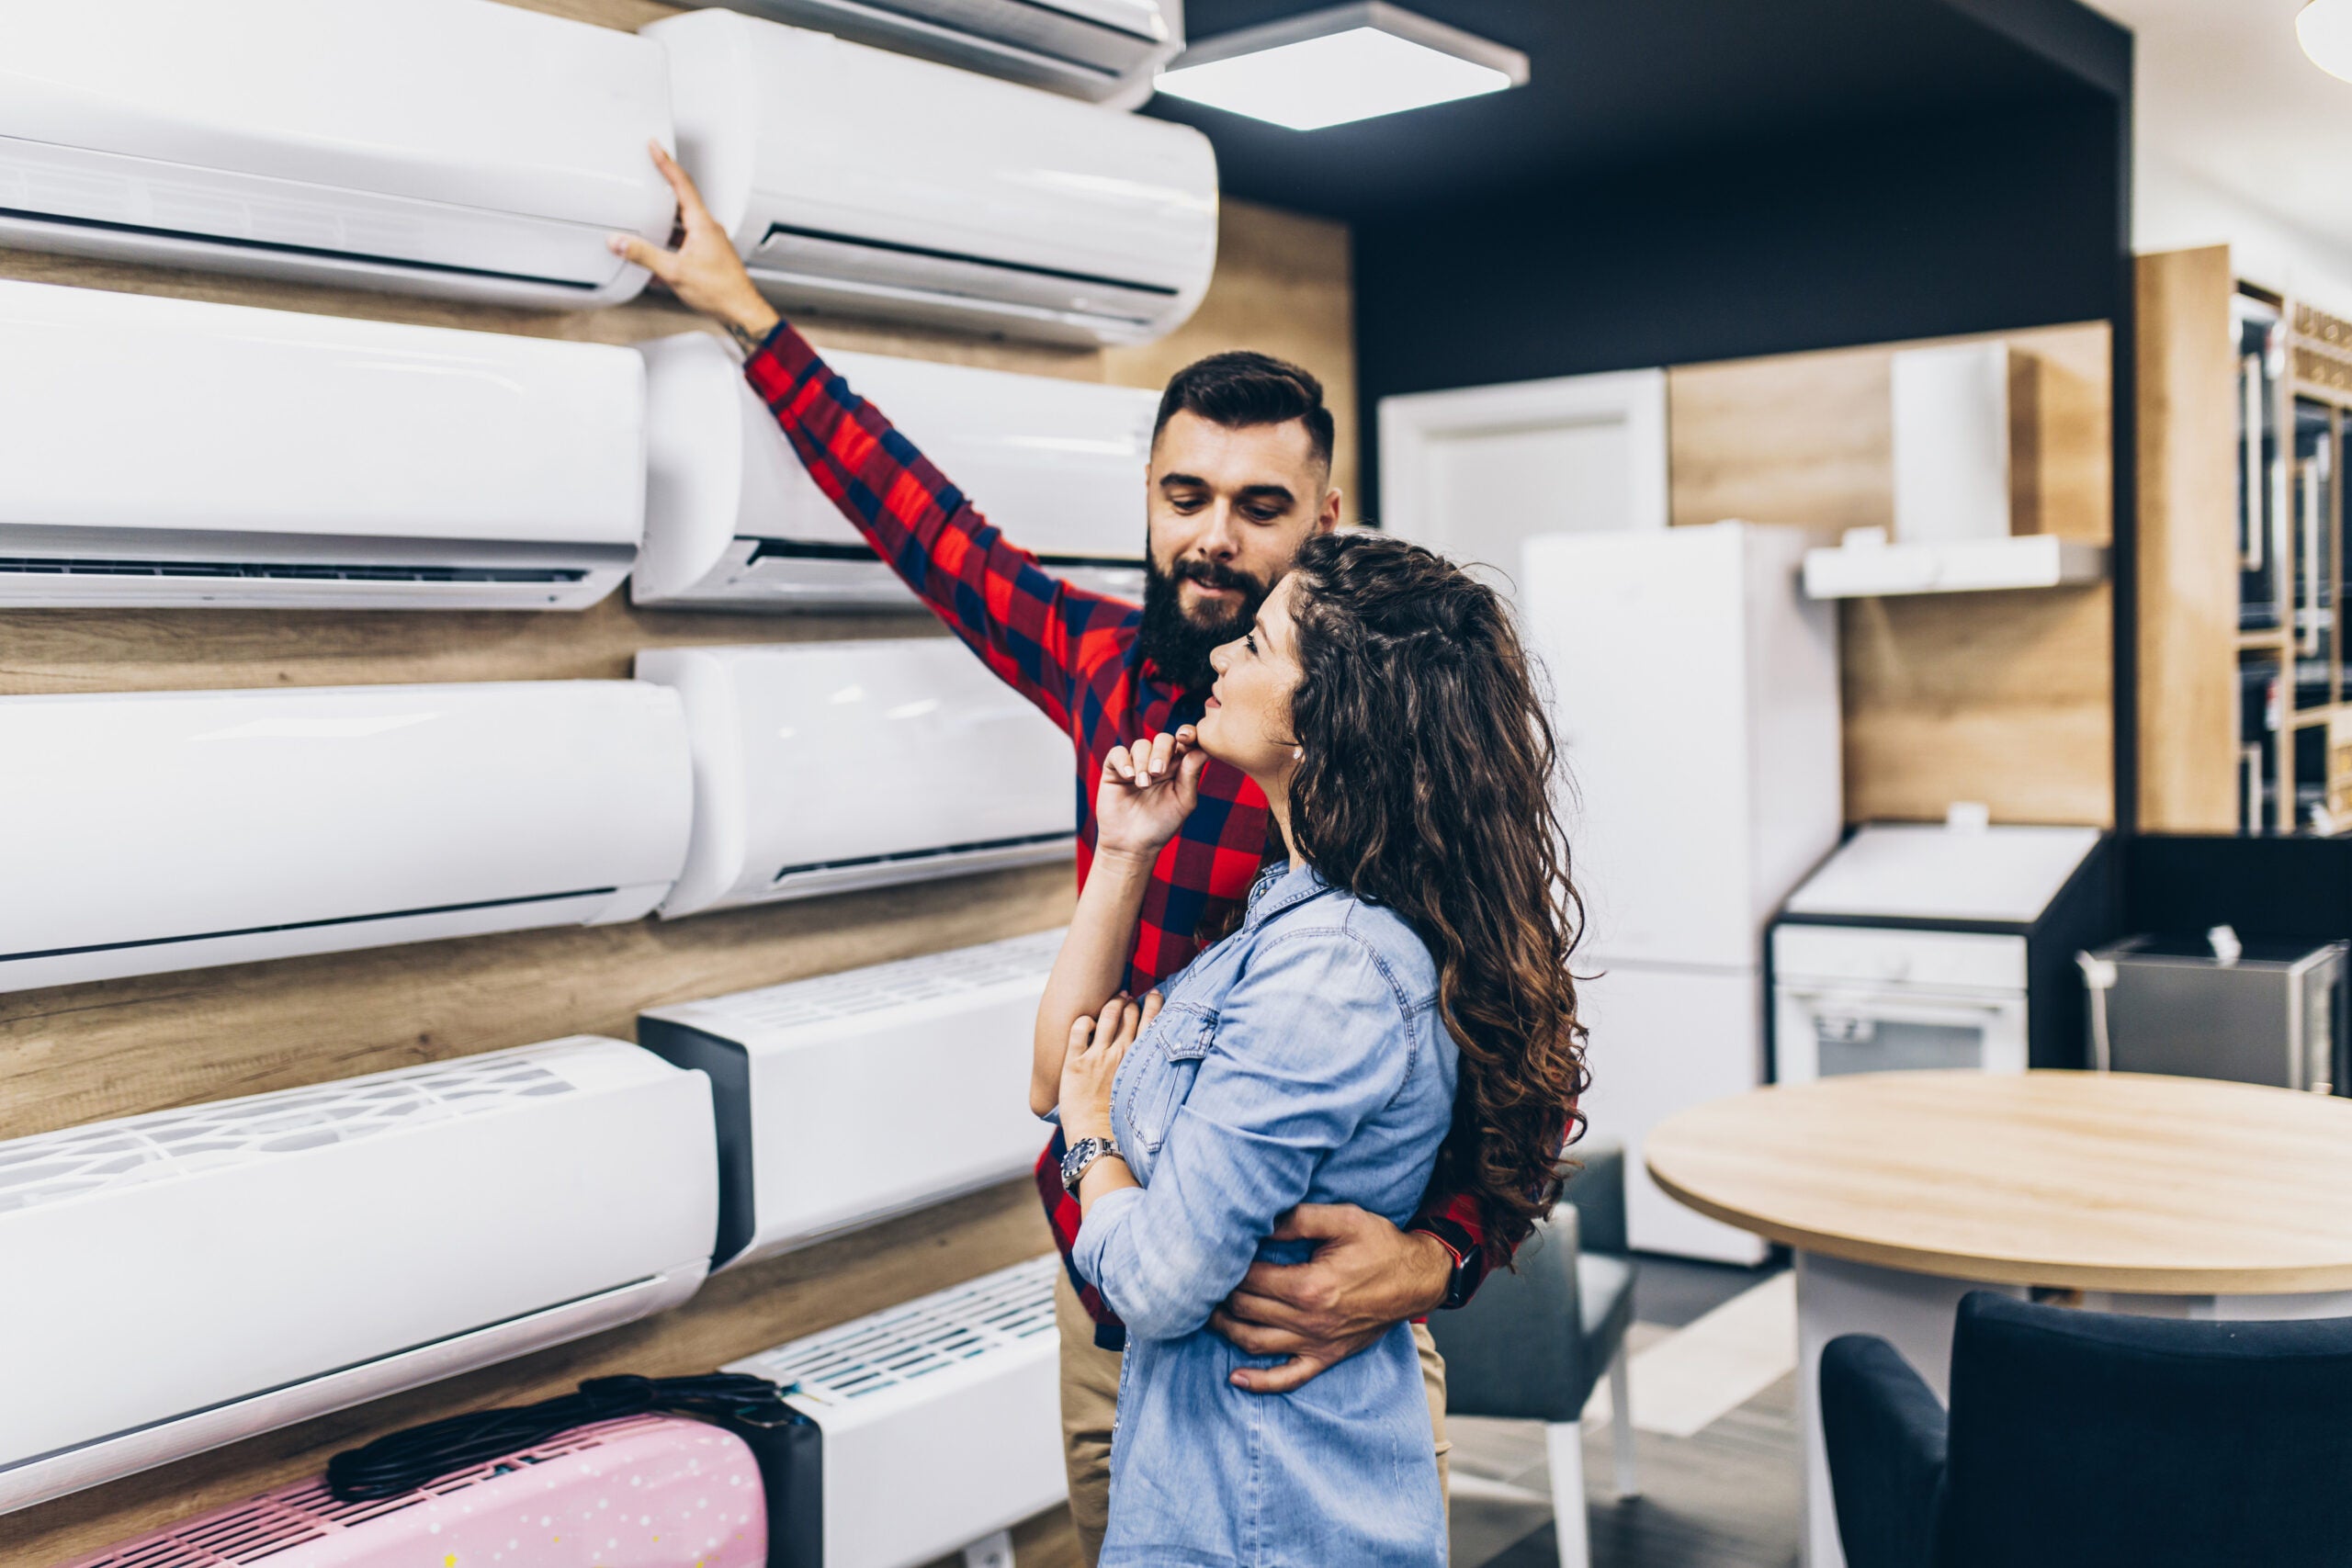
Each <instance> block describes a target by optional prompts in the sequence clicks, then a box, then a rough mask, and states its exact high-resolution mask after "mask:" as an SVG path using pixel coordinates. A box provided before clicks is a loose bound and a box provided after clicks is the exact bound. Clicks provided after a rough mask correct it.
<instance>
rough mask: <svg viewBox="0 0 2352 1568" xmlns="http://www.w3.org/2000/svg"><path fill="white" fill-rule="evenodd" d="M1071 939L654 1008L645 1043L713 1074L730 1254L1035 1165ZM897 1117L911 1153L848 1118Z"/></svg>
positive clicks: (809, 1237)
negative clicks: (1040, 1022)
mask: <svg viewBox="0 0 2352 1568" xmlns="http://www.w3.org/2000/svg"><path fill="white" fill-rule="evenodd" d="M1062 936H1063V933H1062V932H1061V931H1044V932H1040V933H1039V934H1037V935H1035V936H1021V937H1013V938H1012V939H1011V940H1009V941H1005V942H989V943H986V944H984V945H982V946H979V947H967V948H960V949H957V950H956V951H955V952H952V953H933V954H931V955H929V956H928V957H923V958H910V959H906V960H904V961H902V962H899V963H896V964H874V965H872V966H870V967H868V968H864V969H852V970H849V971H847V972H846V973H843V974H838V975H826V976H820V977H818V978H816V979H810V980H794V981H791V982H789V983H788V984H786V985H782V986H770V987H766V988H764V989H763V990H757V991H740V992H738V993H736V994H735V995H733V996H729V997H714V998H710V999H709V1000H707V1001H699V1002H684V1003H681V1004H679V1005H677V1006H674V1007H664V1008H656V1009H654V1010H652V1011H650V1012H647V1013H644V1014H642V1015H640V1016H639V1019H638V1021H637V1038H638V1043H639V1044H641V1045H643V1046H644V1047H645V1048H646V1049H647V1050H649V1051H652V1052H655V1053H658V1054H659V1055H662V1056H663V1057H665V1058H667V1059H668V1060H670V1061H672V1062H674V1063H676V1064H677V1065H678V1066H682V1067H695V1068H698V1069H700V1070H701V1071H702V1072H704V1073H706V1074H707V1075H708V1076H709V1077H710V1081H711V1089H712V1098H713V1100H714V1101H715V1103H716V1105H717V1107H718V1167H719V1183H718V1246H717V1247H716V1248H715V1249H714V1250H713V1253H712V1258H711V1266H712V1267H713V1268H719V1267H722V1266H725V1265H729V1264H734V1263H750V1262H753V1261H755V1260H757V1259H759V1258H768V1257H773V1256H774V1255H775V1254H776V1253H779V1252H786V1251H789V1250H791V1249H792V1248H793V1247H803V1246H806V1245H808V1244H809V1243H810V1242H812V1241H817V1240H820V1239H821V1238H823V1237H825V1236H828V1235H833V1234H835V1233H837V1232H841V1231H845V1230H853V1229H855V1228H856V1227H858V1226H860V1225H865V1224H873V1223H874V1222H875V1221H876V1220H881V1219H886V1218H888V1216H890V1215H892V1214H896V1213H904V1212H905V1211H907V1210H910V1209H917V1208H921V1207H922V1206H923V1205H925V1204H928V1203H936V1202H939V1201H942V1200H943V1199H946V1198H952V1197H954V1196H956V1194H957V1193H960V1192H968V1191H971V1190H974V1189H976V1188H980V1187H986V1186H988V1185H989V1184H990V1183H992V1182H998V1181H1002V1180H1006V1179H1009V1178H1012V1177H1016V1176H1019V1175H1021V1174H1022V1173H1023V1172H1024V1171H1026V1170H1028V1169H1029V1168H1031V1167H1032V1166H1034V1165H1035V1164H1036V1161H1037V1150H1038V1148H1039V1147H1040V1146H1041V1145H1043V1144H1044V1142H1045V1135H1046V1130H1045V1128H1044V1127H1043V1125H1042V1124H1041V1123H1040V1122H1038V1121H1037V1119H1036V1118H1035V1116H1033V1115H1031V1114H1030V1111H1029V1103H1028V1092H1027V1090H1028V1083H1029V1061H1030V1043H1031V1040H1032V1038H1033V1036H1034V1033H1035V1028H1036V1021H1037V1000H1038V998H1040V997H1041V996H1043V995H1044V994H1045V989H1046V976H1047V975H1048V974H1049V973H1051V972H1052V970H1053V967H1054V955H1055V954H1056V953H1058V952H1060V951H1061V945H1062ZM882 1104H888V1106H890V1107H891V1111H890V1120H891V1123H892V1125H893V1126H894V1127H895V1128H896V1129H897V1134H896V1138H895V1143H896V1152H895V1153H894V1154H893V1155H892V1156H891V1158H890V1159H889V1160H888V1161H886V1162H883V1163H882V1164H881V1165H878V1166H877V1165H876V1162H875V1161H874V1160H872V1159H871V1158H869V1157H867V1156H868V1155H869V1154H870V1152H871V1148H872V1145H871V1131H870V1129H869V1128H868V1126H867V1125H866V1123H865V1119H864V1118H862V1117H860V1116H855V1115H846V1116H845V1115H842V1114H840V1111H841V1110H842V1107H844V1106H857V1105H882Z"/></svg>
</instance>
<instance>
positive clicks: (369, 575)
mask: <svg viewBox="0 0 2352 1568" xmlns="http://www.w3.org/2000/svg"><path fill="white" fill-rule="evenodd" d="M8 576H25V577H173V578H209V579H216V580H219V581H290V582H419V583H423V582H450V583H458V582H484V583H533V582H544V583H566V582H582V581H586V580H587V577H588V573H587V572H586V571H584V570H578V569H572V568H563V567H490V566H484V567H464V566H440V567H436V566H362V565H357V564H338V563H326V562H319V563H303V562H296V561H203V560H111V559H106V558H96V557H93V558H85V559H81V560H75V559H72V558H64V557H44V556H0V577H8Z"/></svg>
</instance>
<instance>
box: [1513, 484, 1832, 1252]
mask: <svg viewBox="0 0 2352 1568" xmlns="http://www.w3.org/2000/svg"><path fill="white" fill-rule="evenodd" d="M1806 537H1807V536H1806V535H1805V534H1804V532H1803V531H1802V530H1799V529H1795V528H1780V527H1759V526H1757V525H1752V524H1746V523H1722V524H1715V525H1711V526H1706V527H1694V528H1667V529H1662V530H1658V531H1657V532H1642V533H1621V534H1575V535H1553V536H1545V537H1541V538H1536V539H1532V540H1530V541H1529V542H1528V544H1527V547H1526V552H1525V556H1524V559H1523V563H1522V572H1521V592H1520V602H1521V607H1522V610H1523V613H1524V615H1525V616H1526V624H1527V627H1528V632H1529V635H1530V637H1531V640H1532V643H1533V644H1534V646H1535V649H1536V650H1537V652H1538V654H1539V655H1540V657H1541V658H1542V659H1543V660H1544V665H1545V667H1546V669H1547V671H1548V672H1549V676H1550V679H1551V682H1552V684H1553V687H1554V722H1555V725H1556V727H1557V730H1558V734H1559V737H1560V739H1561V741H1562V745H1563V756H1564V759H1565V761H1566V767H1567V770H1568V773H1569V779H1570V784H1571V790H1570V793H1569V794H1568V795H1566V799H1565V802H1564V806H1565V811H1566V817H1567V820H1568V827H1569V835H1570V840H1571V863H1570V872H1571V874H1572V876H1573V877H1574V879H1575V882H1576V885H1577V888H1578V889H1579V890H1580V891H1581V892H1582V894H1583V896H1584V898H1585V904H1586V910H1587V926H1586V934H1585V939H1584V942H1583V945H1581V946H1580V947H1579V949H1578V950H1577V957H1576V972H1577V975H1578V976H1580V977H1581V976H1590V978H1589V979H1583V980H1582V982H1581V984H1580V986H1579V987H1578V991H1579V997H1580V998H1581V1005H1582V1008H1583V1010H1584V1013H1585V1018H1586V1021H1587V1023H1588V1025H1589V1028H1590V1030H1591V1040H1590V1046H1589V1050H1590V1059H1589V1060H1590V1067H1591V1071H1592V1089H1591V1091H1590V1092H1589V1094H1588V1095H1587V1096H1586V1098H1585V1101H1584V1109H1585V1111H1586V1113H1587V1114H1588V1115H1589V1117H1590V1118H1591V1127H1592V1134H1593V1135H1595V1136H1604V1137H1611V1138H1618V1139H1622V1140H1623V1142H1624V1144H1625V1145H1626V1147H1627V1153H1628V1156H1629V1157H1628V1158H1627V1160H1626V1214H1627V1222H1628V1224H1629V1226H1630V1228H1631V1235H1632V1241H1633V1245H1634V1247H1637V1248H1639V1249H1641V1250H1643V1251H1647V1252H1668V1253H1680V1254H1684V1255H1686V1256H1690V1257H1695V1258H1718V1259H1722V1260H1724V1261H1730V1262H1748V1263H1752V1262H1755V1261H1757V1260H1758V1259H1759V1258H1761V1257H1762V1256H1763V1244H1762V1243H1761V1242H1759V1241H1758V1240H1757V1238H1756V1237H1754V1236H1752V1235H1748V1234H1747V1232H1745V1231H1740V1230H1735V1229H1733V1228H1732V1227H1731V1226H1728V1225H1724V1224H1719V1223H1717V1222H1715V1221H1713V1220H1709V1219H1705V1218H1702V1216H1701V1215H1699V1214H1697V1213H1693V1212H1691V1210H1689V1209H1686V1208H1684V1207H1682V1205H1680V1204H1679V1203H1677V1202H1675V1201H1673V1200H1672V1199H1670V1198H1668V1197H1667V1196H1666V1194H1665V1193H1663V1192H1661V1191H1660V1190H1658V1189H1657V1185H1656V1184H1655V1183H1653V1182H1652V1181H1651V1180H1650V1179H1649V1175H1648V1173H1647V1171H1646V1170H1645V1168H1644V1167H1643V1164H1642V1159H1641V1149H1642V1140H1643V1135H1644V1134H1645V1133H1646V1132H1647V1130H1648V1129H1649V1128H1650V1126H1651V1125H1652V1124H1654V1123H1655V1122H1657V1121H1658V1120H1660V1119H1661V1118H1663V1117H1665V1116H1668V1115H1670V1114H1671V1113H1673V1112H1674V1111H1679V1110H1680V1109H1682V1108H1683V1107H1685V1106H1690V1105H1696V1104H1699V1103H1700V1102H1702V1101H1703V1100H1713V1099H1716V1098H1718V1097H1721V1096H1724V1095H1729V1094H1736V1093H1739V1092H1741V1091H1742V1090H1744V1089H1750V1088H1752V1087H1754V1086H1755V1085H1756V1084H1757V1083H1758V1082H1760V1081H1761V1079H1762V1075H1763V1070H1764V1038H1763V1028H1764V1007H1765V998H1764V980H1763V968H1764V931H1765V926H1766V924H1767V922H1769V921H1770V919H1771V918H1772V913H1773V911H1774V910H1775V909H1776V908H1778V907H1779V905H1780V903H1781V899H1782V898H1783V897H1786V896H1787V894H1788V892H1789V890H1790V889H1791V888H1792V887H1793V886H1796V884H1797V882H1798V881H1799V880H1800V879H1801V878H1802V877H1803V876H1804V874H1806V873H1807V872H1809V871H1811V870H1812V869H1813V867H1814V866H1815V864H1816V863H1819V861H1820V860H1821V858H1822V856H1824V855H1826V854H1827V853H1828V852H1829V851H1830V850H1831V849H1832V848H1834V847H1835V846H1836V844H1837V842H1838V830H1839V829H1840V827H1841V825H1842V823H1841V818H1842V811H1841V800H1842V795H1841V787H1840V774H1839V754H1838V631H1837V622H1836V620H1835V619H1834V618H1833V615H1834V613H1833V611H1832V610H1831V609H1830V607H1829V606H1827V605H1825V604H1815V603H1814V602H1813V601H1811V600H1808V599H1806V598H1805V597H1804V595H1803V594H1802V593H1801V592H1799V590H1798V584H1797V574H1798V563H1799V560H1800V558H1802V556H1803V554H1804V547H1805V544H1806Z"/></svg>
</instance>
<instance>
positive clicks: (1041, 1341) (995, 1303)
mask: <svg viewBox="0 0 2352 1568" xmlns="http://www.w3.org/2000/svg"><path fill="white" fill-rule="evenodd" d="M1060 1267H1061V1261H1060V1259H1058V1258H1055V1257H1053V1256H1052V1255H1051V1254H1048V1255H1046V1257H1043V1258H1031V1259H1030V1260H1029V1261H1028V1262H1026V1263H1016V1264H1014V1265H1013V1266H1012V1268H1010V1269H999V1270H998V1271H997V1272H995V1273H993V1274H983V1275H982V1276H980V1277H979V1278H978V1279H977V1280H970V1281H968V1282H967V1283H965V1284H961V1285H957V1286H956V1287H954V1288H953V1289H950V1290H944V1291H941V1292H936V1293H935V1294H933V1295H928V1296H922V1297H919V1298H917V1299H916V1300H914V1301H910V1302H907V1303H903V1304H902V1305H899V1306H895V1307H891V1308H889V1309H888V1310H887V1311H883V1312H877V1313H876V1314H873V1315H871V1316H869V1317H862V1318H858V1319H856V1320H855V1321H854V1322H850V1323H844V1324H842V1325H840V1326H839V1327H837V1328H829V1329H827V1330H825V1331H824V1332H823V1333H821V1334H812V1335H810V1336H809V1337H808V1338H806V1339H796V1340H793V1341H792V1342H791V1343H789V1344H786V1345H779V1346H777V1347H776V1348H775V1349H773V1350H763V1351H762V1352H761V1353H760V1354H758V1355H756V1356H752V1357H750V1358H747V1359H744V1360H741V1361H737V1362H735V1363H734V1364H733V1365H731V1366H729V1368H727V1371H730V1372H751V1373H752V1374H754V1375H756V1376H759V1377H763V1378H768V1379H770V1380H772V1381H774V1382H780V1383H797V1384H799V1385H800V1386H799V1387H798V1389H797V1390H796V1391H795V1392H793V1393H789V1394H786V1396H785V1397H786V1399H787V1400H789V1401H790V1402H791V1403H792V1404H793V1405H794V1406H795V1407H797V1409H798V1410H799V1411H800V1412H801V1414H803V1415H805V1416H808V1417H809V1419H810V1421H811V1422H813V1423H814V1427H813V1441H809V1442H806V1443H804V1445H803V1446H802V1447H801V1448H800V1449H799V1450H798V1451H797V1452H796V1453H795V1455H794V1456H793V1459H792V1461H790V1470H791V1474H790V1475H789V1477H788V1478H787V1480H786V1490H787V1493H788V1495H789V1496H790V1498H791V1502H790V1503H788V1504H787V1505H786V1506H785V1507H784V1508H783V1509H781V1510H778V1511H773V1512H772V1513H771V1516H770V1518H769V1522H768V1535H769V1559H768V1561H769V1563H770V1565H771V1568H914V1565H915V1564H918V1563H923V1562H933V1561H934V1560H936V1559H938V1558H940V1557H944V1556H946V1555H948V1554H949V1553H951V1552H954V1551H956V1550H957V1549H959V1548H961V1547H964V1546H967V1545H969V1544H971V1543H973V1542H975V1541H978V1540H982V1539H983V1538H985V1537H987V1536H989V1534H991V1533H992V1532H994V1531H997V1530H1001V1529H1004V1528H1005V1527H1007V1526H1009V1525H1012V1524H1015V1523H1018V1522H1019V1521H1020V1520H1023V1519H1025V1518H1028V1517H1031V1516H1032V1515H1035V1514H1038V1513H1042V1512H1043V1511H1045V1510H1046V1509H1047V1508H1050V1507H1052V1506H1054V1505H1055V1504H1057V1503H1059V1502H1061V1501H1062V1500H1063V1499H1064V1498H1066V1497H1067V1496H1068V1495H1069V1481H1068V1479H1067V1477H1066V1476H1065V1474H1064V1472H1063V1470H1062V1439H1061V1396H1060V1384H1059V1376H1058V1367H1059V1364H1060V1338H1059V1337H1058V1336H1057V1334H1056V1333H1055V1332H1054V1270H1055V1269H1058V1268H1060ZM810 1430H811V1429H810V1428H800V1427H795V1428H791V1429H790V1432H791V1433H792V1434H794V1435H797V1434H802V1433H808V1432H809V1431H810ZM811 1472H813V1473H811ZM910 1477H920V1478H921V1484H922V1501H921V1506H910V1503H909V1498H908V1484H909V1478H910ZM803 1503H814V1504H816V1505H817V1506H797V1505H800V1504H803Z"/></svg>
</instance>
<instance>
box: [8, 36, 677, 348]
mask: <svg viewBox="0 0 2352 1568" xmlns="http://www.w3.org/2000/svg"><path fill="white" fill-rule="evenodd" d="M670 136H671V127H670V101H669V80H668V76H667V73H666V72H665V70H664V66H663V62H662V51H660V50H659V49H657V48H655V47H653V46H652V45H651V44H650V43H648V42H647V41H646V40H645V39H640V38H635V37H632V36H630V35H629V34H628V33H622V32H616V31H614V30H613V29H611V28H600V27H592V26H590V25H589V24H587V23H584V22H572V21H565V20H562V19H560V18H559V17H548V16H540V15H537V14H536V13H533V12H530V11H526V10H522V9H519V8H517V7H515V6H503V5H497V4H493V3H492V0H334V4H331V5H329V4H321V3H320V0H213V3H212V4H209V5H204V6H189V5H187V4H184V3H183V0H73V3H72V4H70V5H40V4H36V3H34V0H8V3H7V4H6V5H0V243H5V244H9V245H17V246H22V247H25V248H27V249H31V250H44V251H65V252H69V253H72V254H77V255H96V256H114V257H119V258H122V259H124V260H128V261H137V262H147V263H151V264H154V265H164V266H191V267H204V268H209V269H213V270H218V271H226V272H244V273H255V274H259V275H261V276H269V277H291V278H302V279H308V280H311V281H313V282H322V283H341V284H344V285H346V286H356V287H362V288H389V289H394V290H398V291H401V292H404V293H413V294H431V295H440V296H445V297H448V298H457V299H492V300H501V301H505V302H508V303H513V304H519V305H533V306H540V307H546V308H551V309H559V310H568V309H579V308H582V307H586V306H592V305H610V304H614V303H616V302H617V301H619V300H623V299H628V298H629V297H630V296H632V295H634V294H636V293H637V291H638V290H639V288H643V287H644V284H645V273H644V272H643V271H642V269H640V268H638V267H633V266H629V265H626V264H625V263H623V262H622V261H621V260H620V258H618V257H617V256H616V255H614V254H612V252H611V250H610V249H609V248H608V247H607V246H606V243H605V240H606V238H607V236H609V235H610V234H612V233H614V232H615V231H626V232H629V233H636V234H641V235H643V236H644V237H645V238H647V239H649V240H651V241H653V242H655V243H661V242H662V241H663V240H665V239H667V238H668V235H669V231H670V227H671V220H672V218H673V214H674V212H675V205H676V204H675V203H674V202H673V200H672V199H671V196H670V192H669V188H668V186H666V185H664V184H663V182H662V178H661V176H660V175H659V174H658V173H657V172H656V171H655V169H654V167H653V164H652V162H651V160H650V159H649V158H648V157H647V155H646V150H645V149H646V142H647V141H649V140H650V141H660V142H662V143H663V144H664V145H668V144H669V141H670ZM166 390H168V389H166Z"/></svg>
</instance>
